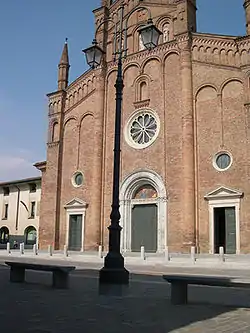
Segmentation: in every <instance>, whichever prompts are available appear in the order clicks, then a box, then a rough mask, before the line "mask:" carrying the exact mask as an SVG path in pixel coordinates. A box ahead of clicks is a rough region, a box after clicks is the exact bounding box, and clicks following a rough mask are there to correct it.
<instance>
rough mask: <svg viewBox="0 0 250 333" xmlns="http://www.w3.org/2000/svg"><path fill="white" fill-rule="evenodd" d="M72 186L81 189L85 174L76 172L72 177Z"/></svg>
mask: <svg viewBox="0 0 250 333" xmlns="http://www.w3.org/2000/svg"><path fill="white" fill-rule="evenodd" d="M72 184H73V186H75V187H79V186H81V185H82V184H83V174H82V173H81V172H79V171H78V172H76V173H75V174H74V175H73V177H72Z"/></svg>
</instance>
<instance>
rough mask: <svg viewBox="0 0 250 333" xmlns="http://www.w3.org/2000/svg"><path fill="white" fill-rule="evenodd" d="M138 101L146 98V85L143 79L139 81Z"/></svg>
mask: <svg viewBox="0 0 250 333" xmlns="http://www.w3.org/2000/svg"><path fill="white" fill-rule="evenodd" d="M139 96H140V101H145V100H146V99H148V87H147V83H146V82H145V81H143V82H141V83H140V95H139Z"/></svg>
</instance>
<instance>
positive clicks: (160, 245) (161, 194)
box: [120, 170, 167, 253]
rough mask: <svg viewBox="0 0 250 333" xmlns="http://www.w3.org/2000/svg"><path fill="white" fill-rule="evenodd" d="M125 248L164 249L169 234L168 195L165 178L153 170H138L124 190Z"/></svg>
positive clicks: (124, 184)
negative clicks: (163, 179)
mask: <svg viewBox="0 0 250 333" xmlns="http://www.w3.org/2000/svg"><path fill="white" fill-rule="evenodd" d="M120 212H121V226H122V228H123V230H122V237H121V250H122V251H127V252H139V251H140V249H141V246H144V247H145V251H146V252H152V253H153V252H163V251H164V250H165V247H166V238H167V237H166V235H167V198H166V190H165V186H164V183H163V181H162V179H161V177H160V176H159V175H158V174H156V173H155V172H153V171H149V170H142V171H137V172H135V173H133V174H131V175H129V176H128V177H126V178H125V180H124V181H123V183H122V186H121V190H120Z"/></svg>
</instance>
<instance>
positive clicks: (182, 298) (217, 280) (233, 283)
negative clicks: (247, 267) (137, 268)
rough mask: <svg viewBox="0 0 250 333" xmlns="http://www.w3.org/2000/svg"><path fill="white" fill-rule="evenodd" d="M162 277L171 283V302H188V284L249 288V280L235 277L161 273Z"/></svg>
mask: <svg viewBox="0 0 250 333" xmlns="http://www.w3.org/2000/svg"><path fill="white" fill-rule="evenodd" d="M163 279H164V280H166V281H167V282H168V283H171V303H172V304H176V305H177V304H187V303H188V285H189V284H193V285H202V286H212V287H231V288H250V280H242V279H237V278H227V277H215V276H198V275H163Z"/></svg>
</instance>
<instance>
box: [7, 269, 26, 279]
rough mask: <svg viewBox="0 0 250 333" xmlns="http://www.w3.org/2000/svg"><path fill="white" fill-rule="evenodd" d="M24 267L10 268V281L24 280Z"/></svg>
mask: <svg viewBox="0 0 250 333" xmlns="http://www.w3.org/2000/svg"><path fill="white" fill-rule="evenodd" d="M24 278H25V269H24V268H19V267H11V268H10V281H11V282H24Z"/></svg>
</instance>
